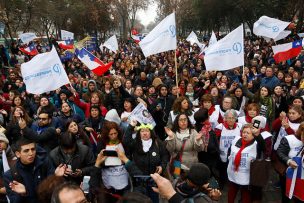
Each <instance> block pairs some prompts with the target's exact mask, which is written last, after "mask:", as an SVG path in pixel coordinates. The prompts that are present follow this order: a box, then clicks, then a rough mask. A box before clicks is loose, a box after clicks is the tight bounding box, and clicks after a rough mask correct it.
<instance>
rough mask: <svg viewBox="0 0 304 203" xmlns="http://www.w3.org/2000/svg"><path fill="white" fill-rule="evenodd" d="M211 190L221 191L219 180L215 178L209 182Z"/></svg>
mask: <svg viewBox="0 0 304 203" xmlns="http://www.w3.org/2000/svg"><path fill="white" fill-rule="evenodd" d="M208 187H209V188H212V189H219V184H218V182H217V180H216V179H215V178H214V177H211V178H210V180H209V186H208Z"/></svg>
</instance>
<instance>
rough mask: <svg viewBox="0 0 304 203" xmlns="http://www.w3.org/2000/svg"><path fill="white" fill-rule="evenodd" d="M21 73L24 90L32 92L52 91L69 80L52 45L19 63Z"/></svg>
mask: <svg viewBox="0 0 304 203" xmlns="http://www.w3.org/2000/svg"><path fill="white" fill-rule="evenodd" d="M21 75H22V77H23V81H24V83H25V85H26V91H27V92H29V93H32V94H42V93H45V92H48V91H53V90H56V89H58V88H59V87H61V86H62V85H65V84H68V83H69V82H70V81H69V79H68V76H67V74H66V72H65V70H64V68H63V66H62V63H61V61H60V58H59V56H58V54H57V51H56V49H55V47H54V46H53V47H52V50H51V51H50V52H47V53H43V54H38V55H37V56H35V57H34V58H32V60H30V61H29V62H27V63H23V64H21Z"/></svg>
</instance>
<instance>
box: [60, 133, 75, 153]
mask: <svg viewBox="0 0 304 203" xmlns="http://www.w3.org/2000/svg"><path fill="white" fill-rule="evenodd" d="M59 144H60V147H61V148H63V149H72V148H73V147H75V146H76V136H74V135H71V134H70V133H68V132H65V133H63V135H61V137H60V140H59Z"/></svg>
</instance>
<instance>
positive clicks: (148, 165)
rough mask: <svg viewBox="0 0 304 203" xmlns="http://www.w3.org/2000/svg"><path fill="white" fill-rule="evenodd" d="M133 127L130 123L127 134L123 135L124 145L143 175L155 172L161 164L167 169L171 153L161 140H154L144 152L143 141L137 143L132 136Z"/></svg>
mask: <svg viewBox="0 0 304 203" xmlns="http://www.w3.org/2000/svg"><path fill="white" fill-rule="evenodd" d="M132 132H133V127H132V126H131V125H129V127H128V129H127V131H126V133H125V136H124V137H123V145H124V147H125V149H126V154H127V156H128V158H129V159H130V160H132V161H134V163H135V165H136V166H137V167H138V168H139V170H140V171H141V172H142V174H143V175H150V174H152V173H155V171H156V167H157V166H161V167H162V170H163V171H165V169H166V166H167V163H168V162H169V153H168V151H167V149H166V147H165V145H164V144H163V142H162V141H160V140H154V141H153V143H152V146H151V147H150V149H149V151H148V152H143V151H142V149H140V148H142V146H141V143H137V141H136V139H133V138H132Z"/></svg>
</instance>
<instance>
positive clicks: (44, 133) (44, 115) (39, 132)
mask: <svg viewBox="0 0 304 203" xmlns="http://www.w3.org/2000/svg"><path fill="white" fill-rule="evenodd" d="M19 127H20V129H21V130H22V133H23V136H24V137H25V138H27V139H29V140H32V141H33V142H36V143H38V144H39V146H41V147H42V148H44V149H45V150H46V151H47V152H49V151H51V150H52V149H54V148H55V147H57V145H58V141H57V140H58V134H59V133H60V129H59V128H58V129H55V127H53V126H52V116H51V115H50V114H49V113H48V112H47V111H44V110H43V109H42V110H41V111H40V112H39V114H38V121H37V122H34V123H33V124H32V126H31V128H29V127H27V125H26V122H25V120H24V119H23V118H21V119H20V121H19Z"/></svg>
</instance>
